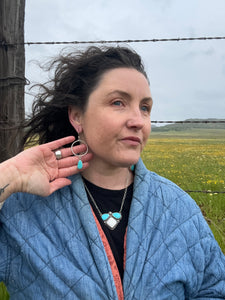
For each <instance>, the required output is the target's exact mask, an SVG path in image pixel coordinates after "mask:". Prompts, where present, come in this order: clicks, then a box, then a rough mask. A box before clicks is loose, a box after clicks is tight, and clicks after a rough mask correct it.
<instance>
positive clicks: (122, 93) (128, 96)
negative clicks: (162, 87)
mask: <svg viewBox="0 0 225 300" xmlns="http://www.w3.org/2000/svg"><path fill="white" fill-rule="evenodd" d="M116 93H117V94H120V95H122V96H124V97H126V98H129V99H131V95H130V94H129V93H127V92H124V91H122V90H115V91H112V92H110V93H108V94H107V96H110V95H113V94H116ZM141 101H149V102H151V103H153V99H152V97H145V98H143V99H141Z"/></svg>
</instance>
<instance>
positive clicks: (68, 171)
mask: <svg viewBox="0 0 225 300" xmlns="http://www.w3.org/2000/svg"><path fill="white" fill-rule="evenodd" d="M88 166H89V164H88V162H84V163H83V167H82V170H78V168H77V165H74V166H72V167H69V168H63V169H60V170H59V174H58V179H59V178H64V177H69V176H72V175H74V174H77V173H79V172H81V171H84V170H85V169H87V168H88ZM56 180H57V179H56Z"/></svg>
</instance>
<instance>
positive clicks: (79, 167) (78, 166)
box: [71, 135, 88, 170]
mask: <svg viewBox="0 0 225 300" xmlns="http://www.w3.org/2000/svg"><path fill="white" fill-rule="evenodd" d="M78 143H79V145H80V144H84V145H85V146H86V148H87V149H86V151H85V152H84V153H82V154H77V153H75V152H74V151H73V147H74V146H75V145H76V144H78ZM71 151H72V153H73V155H74V156H78V157H79V161H78V164H77V169H78V170H81V169H82V168H83V163H82V160H81V158H82V157H83V156H84V155H86V154H87V153H88V145H87V144H86V143H85V142H84V141H83V140H81V139H80V137H79V135H78V139H77V140H76V141H74V142H73V144H72V145H71Z"/></svg>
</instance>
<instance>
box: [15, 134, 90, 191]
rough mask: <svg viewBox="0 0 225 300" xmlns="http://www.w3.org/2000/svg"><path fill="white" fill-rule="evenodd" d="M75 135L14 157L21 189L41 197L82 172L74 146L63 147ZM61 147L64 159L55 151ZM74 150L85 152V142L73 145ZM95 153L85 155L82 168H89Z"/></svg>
mask: <svg viewBox="0 0 225 300" xmlns="http://www.w3.org/2000/svg"><path fill="white" fill-rule="evenodd" d="M73 141H74V137H72V136H70V137H66V138H62V139H59V140H56V141H54V142H50V143H47V144H43V145H40V146H36V147H32V148H30V149H27V150H25V151H23V152H21V153H19V154H18V155H16V156H15V157H14V158H13V159H12V163H13V165H14V167H16V170H17V175H18V178H17V179H18V184H17V187H18V191H20V192H26V193H31V194H35V195H40V196H48V195H50V194H52V193H53V192H55V191H56V190H58V189H60V188H62V187H64V186H66V185H69V184H71V181H70V180H69V179H68V178H66V177H68V176H71V175H73V174H76V173H78V172H79V170H78V168H77V163H78V158H77V157H75V156H73V154H72V152H71V148H61V147H62V146H64V145H66V144H69V143H72V142H73ZM57 149H60V150H61V153H62V158H61V159H59V160H57V159H56V156H55V151H56V150H57ZM73 150H74V152H75V153H79V152H84V151H85V150H86V149H85V145H78V146H75V147H73ZM91 157H92V155H91V154H90V153H88V154H87V155H85V156H84V157H83V158H82V162H83V168H82V170H81V171H83V170H84V169H86V168H87V167H88V161H89V160H90V159H91Z"/></svg>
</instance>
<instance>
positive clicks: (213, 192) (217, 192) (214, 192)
mask: <svg viewBox="0 0 225 300" xmlns="http://www.w3.org/2000/svg"><path fill="white" fill-rule="evenodd" d="M185 192H186V193H205V194H225V191H204V190H203V191H201V190H199V191H193V190H190V191H189V190H187V191H185Z"/></svg>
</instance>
